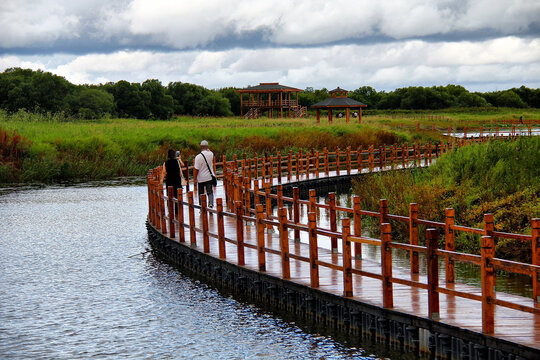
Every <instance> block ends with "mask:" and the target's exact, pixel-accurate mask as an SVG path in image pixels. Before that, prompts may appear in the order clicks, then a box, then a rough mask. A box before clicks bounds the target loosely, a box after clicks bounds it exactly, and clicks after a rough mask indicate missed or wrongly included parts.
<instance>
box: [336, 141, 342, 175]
mask: <svg viewBox="0 0 540 360" xmlns="http://www.w3.org/2000/svg"><path fill="white" fill-rule="evenodd" d="M340 152H341V151H340V150H339V148H336V175H337V176H339V168H340V167H341V164H340V163H339V155H340Z"/></svg>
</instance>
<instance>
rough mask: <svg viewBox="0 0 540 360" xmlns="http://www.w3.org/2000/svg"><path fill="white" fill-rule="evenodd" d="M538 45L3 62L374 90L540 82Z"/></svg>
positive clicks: (210, 83)
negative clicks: (453, 84)
mask: <svg viewBox="0 0 540 360" xmlns="http://www.w3.org/2000/svg"><path fill="white" fill-rule="evenodd" d="M539 50H540V41H539V40H536V39H531V40H524V39H519V38H515V37H507V38H501V39H496V40H489V41H484V42H479V43H470V42H453V43H429V42H424V41H419V40H414V41H404V42H394V43H387V44H384V45H335V46H330V47H324V48H307V49H305V48H296V49H295V48H285V47H283V48H276V49H262V50H245V49H232V50H227V51H217V52H210V51H205V52H199V51H195V50H193V51H182V52H150V51H119V52H116V53H113V54H89V55H84V56H73V57H71V58H54V59H49V58H43V59H42V60H43V61H41V62H37V61H36V58H35V57H23V56H18V57H14V56H5V57H0V66H4V67H13V66H22V67H31V68H34V69H35V68H38V67H39V68H42V69H44V70H47V71H51V72H53V73H56V74H59V75H61V76H65V77H66V78H67V79H68V80H70V81H72V82H74V83H99V82H107V81H119V80H128V81H132V82H133V81H137V82H142V81H144V80H147V79H152V78H155V79H159V80H161V81H162V82H163V84H165V85H166V84H167V83H168V82H171V81H182V82H191V83H195V84H200V85H202V86H205V87H208V88H221V87H228V86H237V87H244V86H247V85H254V84H258V83H259V82H271V81H279V82H281V83H283V84H286V85H290V86H295V87H300V88H305V87H307V86H313V87H315V88H322V87H326V88H334V87H336V86H341V87H343V88H349V89H355V88H357V87H359V86H363V85H369V86H373V87H374V88H376V89H377V90H393V89H395V88H398V87H404V86H412V85H422V86H432V85H446V84H448V83H456V84H462V85H465V86H466V85H467V84H473V85H474V86H477V87H483V88H486V89H488V90H489V86H490V85H489V84H507V87H508V88H509V87H514V86H521V85H522V84H523V85H526V86H529V87H533V88H535V87H539V86H540V65H539V64H540V51H539ZM507 51H509V52H508V53H507ZM43 65H44V66H43ZM497 86H499V85H497ZM491 90H493V89H491Z"/></svg>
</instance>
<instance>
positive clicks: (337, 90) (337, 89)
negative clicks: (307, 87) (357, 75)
mask: <svg viewBox="0 0 540 360" xmlns="http://www.w3.org/2000/svg"><path fill="white" fill-rule="evenodd" d="M340 91H345V92H349V91H348V90H345V89H342V88H340V87H339V86H338V87H337V88H335V89H334V90H330V91H329V93H333V92H340Z"/></svg>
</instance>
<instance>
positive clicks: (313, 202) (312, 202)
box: [308, 189, 317, 214]
mask: <svg viewBox="0 0 540 360" xmlns="http://www.w3.org/2000/svg"><path fill="white" fill-rule="evenodd" d="M309 212H312V213H315V214H317V190H315V189H309V209H308V213H309Z"/></svg>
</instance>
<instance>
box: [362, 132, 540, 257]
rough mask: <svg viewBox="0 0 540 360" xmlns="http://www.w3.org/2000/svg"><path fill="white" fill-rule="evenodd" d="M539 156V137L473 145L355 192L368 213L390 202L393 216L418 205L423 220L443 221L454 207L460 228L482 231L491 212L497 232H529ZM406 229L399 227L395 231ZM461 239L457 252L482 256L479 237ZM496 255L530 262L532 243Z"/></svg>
mask: <svg viewBox="0 0 540 360" xmlns="http://www.w3.org/2000/svg"><path fill="white" fill-rule="evenodd" d="M539 154H540V138H538V137H533V138H520V139H518V140H517V141H493V142H488V143H485V144H477V145H471V146H467V147H463V148H460V149H456V150H454V151H452V152H450V153H448V154H446V155H444V156H442V157H441V158H439V159H438V160H437V162H436V163H435V164H434V165H432V166H431V167H430V168H428V169H425V170H417V169H413V170H405V171H402V172H391V173H385V174H375V175H368V176H365V177H362V178H360V179H359V180H358V181H357V182H356V183H355V185H354V188H353V192H354V193H355V194H357V195H359V196H360V197H361V199H362V205H363V207H364V208H367V209H378V204H379V199H387V200H388V204H389V210H390V212H391V213H393V214H398V215H408V206H409V203H412V202H416V203H418V206H419V215H420V217H421V218H423V219H428V220H435V221H444V209H445V208H454V209H455V215H456V223H457V224H460V225H466V226H472V227H477V228H483V214H485V213H493V214H494V217H495V226H496V230H498V231H503V232H514V233H530V231H531V228H530V224H531V219H532V218H535V217H539V216H540V200H539V199H540V156H539ZM403 226H404V225H399V224H396V230H399V227H403ZM400 230H401V232H403V230H405V233H406V229H400ZM398 232H399V231H396V233H398ZM458 234H461V235H460V236H458V237H457V238H456V247H457V249H458V250H462V251H466V252H473V253H477V252H478V251H479V238H478V237H475V236H469V235H464V234H463V233H458ZM503 249H504V250H503ZM497 251H499V255H501V254H503V255H505V256H506V257H510V258H512V259H518V260H522V261H527V260H530V244H527V243H523V242H520V241H510V240H505V241H502V242H500V243H499V244H498V245H497Z"/></svg>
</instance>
